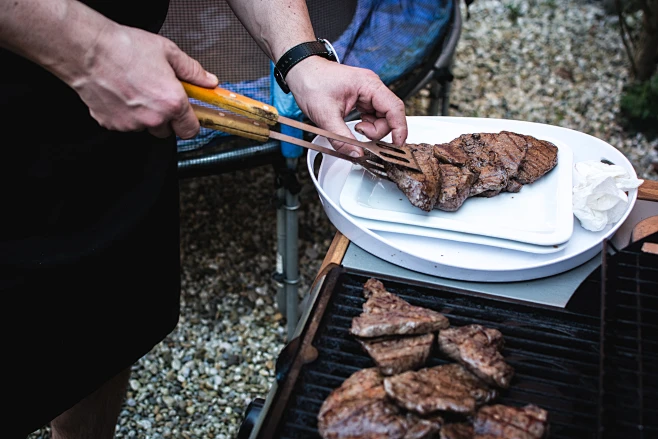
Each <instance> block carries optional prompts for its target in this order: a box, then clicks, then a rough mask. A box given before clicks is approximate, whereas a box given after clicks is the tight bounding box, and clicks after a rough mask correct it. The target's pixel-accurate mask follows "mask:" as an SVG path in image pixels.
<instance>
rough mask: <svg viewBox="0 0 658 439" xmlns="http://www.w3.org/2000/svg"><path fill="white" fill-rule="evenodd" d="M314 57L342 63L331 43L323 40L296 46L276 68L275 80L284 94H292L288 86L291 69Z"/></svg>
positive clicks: (280, 59)
mask: <svg viewBox="0 0 658 439" xmlns="http://www.w3.org/2000/svg"><path fill="white" fill-rule="evenodd" d="M313 55H317V56H321V57H322V58H325V59H328V60H330V61H336V62H337V63H340V60H339V59H338V55H337V54H336V51H335V50H334V47H333V46H332V45H331V43H330V42H329V41H327V40H325V39H323V38H318V39H317V40H316V41H309V42H307V43H301V44H298V45H296V46H295V47H293V48H292V49H290V50H288V51H287V52H286V53H284V54H283V56H281V58H279V61H277V63H276V65H275V66H274V78H275V79H276V82H277V83H278V84H279V87H281V90H283V92H284V93H290V88H288V84H286V75H287V74H288V72H289V71H290V69H292V68H293V67H294V66H295V64H297V63H298V62H300V61H302V60H304V59H306V58H308V57H309V56H313Z"/></svg>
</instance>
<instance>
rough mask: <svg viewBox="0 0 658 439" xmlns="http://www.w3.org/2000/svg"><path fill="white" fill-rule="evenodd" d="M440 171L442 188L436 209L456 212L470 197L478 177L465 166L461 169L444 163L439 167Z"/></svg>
mask: <svg viewBox="0 0 658 439" xmlns="http://www.w3.org/2000/svg"><path fill="white" fill-rule="evenodd" d="M439 169H440V170H441V188H440V190H439V198H438V200H437V201H436V204H435V205H434V208H435V209H438V210H444V211H446V212H454V211H456V210H457V209H459V208H460V207H461V205H462V204H464V201H466V199H467V198H468V197H469V196H470V193H471V186H473V182H474V181H475V180H476V179H477V175H476V174H473V173H472V172H471V171H470V170H469V169H468V168H467V167H465V166H464V167H461V168H460V167H458V166H454V165H449V164H443V163H442V164H440V165H439Z"/></svg>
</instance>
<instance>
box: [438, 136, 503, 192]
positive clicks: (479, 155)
mask: <svg viewBox="0 0 658 439" xmlns="http://www.w3.org/2000/svg"><path fill="white" fill-rule="evenodd" d="M496 143H497V135H496V134H493V133H476V134H462V135H461V136H459V137H457V138H456V139H454V140H452V141H451V142H449V143H447V144H438V145H434V155H435V156H436V157H437V158H438V159H439V161H440V162H442V163H448V164H451V165H457V166H460V167H466V168H468V169H469V170H470V171H471V172H472V173H474V174H475V175H476V176H477V178H476V180H475V181H474V182H473V184H472V185H471V189H470V193H469V195H470V196H475V195H479V194H481V193H483V192H489V191H491V192H496V193H497V192H500V191H501V190H503V189H504V188H505V187H506V186H507V182H508V175H507V171H506V170H505V167H504V166H503V164H502V163H501V162H500V161H499V160H498V158H497V154H496V152H495V151H494V150H495V146H496Z"/></svg>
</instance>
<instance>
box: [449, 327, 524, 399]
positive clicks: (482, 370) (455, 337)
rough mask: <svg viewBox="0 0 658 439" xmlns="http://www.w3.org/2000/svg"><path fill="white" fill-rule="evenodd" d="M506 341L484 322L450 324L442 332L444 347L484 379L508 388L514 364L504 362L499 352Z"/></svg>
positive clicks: (452, 356) (451, 356) (498, 332)
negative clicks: (458, 325) (476, 323)
mask: <svg viewBox="0 0 658 439" xmlns="http://www.w3.org/2000/svg"><path fill="white" fill-rule="evenodd" d="M503 343H504V342H503V335H502V334H501V333H500V331H498V330H497V329H491V328H485V327H483V326H482V325H467V326H461V327H451V328H447V329H444V330H442V331H441V332H440V333H439V348H441V351H443V352H444V353H445V354H446V355H448V356H449V357H450V358H452V359H453V360H456V361H458V362H460V363H461V364H463V365H464V366H465V367H466V368H467V369H468V370H470V371H471V372H473V373H474V374H475V375H477V376H478V377H480V378H482V379H483V380H484V381H485V382H487V383H489V384H491V385H495V386H498V387H502V388H507V387H509V385H510V381H512V377H513V376H514V368H512V366H510V365H509V364H507V363H505V359H504V358H503V356H502V355H501V353H500V350H501V349H502V348H503Z"/></svg>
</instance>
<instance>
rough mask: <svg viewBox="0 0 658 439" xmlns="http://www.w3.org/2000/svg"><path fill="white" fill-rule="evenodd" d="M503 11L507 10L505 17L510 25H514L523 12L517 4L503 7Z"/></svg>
mask: <svg viewBox="0 0 658 439" xmlns="http://www.w3.org/2000/svg"><path fill="white" fill-rule="evenodd" d="M505 9H507V16H508V17H509V19H510V21H511V22H512V23H515V24H516V22H517V21H518V19H519V17H521V16H522V15H523V12H522V11H521V6H520V5H519V4H516V3H508V4H506V5H505Z"/></svg>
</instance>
